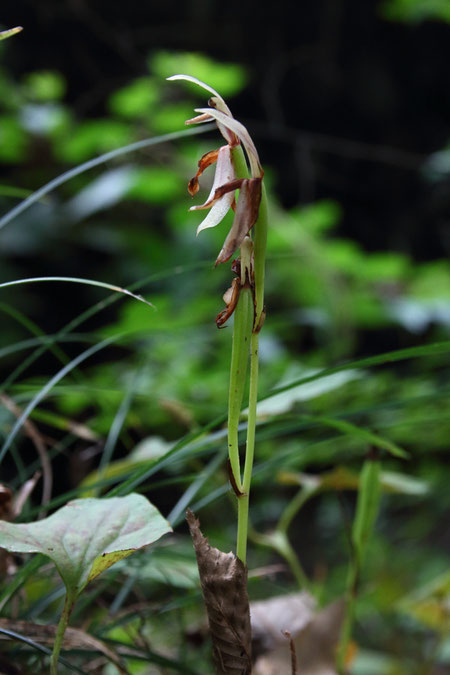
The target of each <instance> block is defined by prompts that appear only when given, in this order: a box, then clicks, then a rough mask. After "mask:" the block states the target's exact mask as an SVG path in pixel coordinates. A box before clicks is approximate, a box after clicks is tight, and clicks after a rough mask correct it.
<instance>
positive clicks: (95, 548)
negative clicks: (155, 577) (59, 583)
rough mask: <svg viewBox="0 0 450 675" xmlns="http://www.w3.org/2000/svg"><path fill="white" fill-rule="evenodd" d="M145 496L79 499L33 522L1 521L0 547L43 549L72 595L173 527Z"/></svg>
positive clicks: (9, 548)
mask: <svg viewBox="0 0 450 675" xmlns="http://www.w3.org/2000/svg"><path fill="white" fill-rule="evenodd" d="M171 529H172V528H171V527H170V525H169V523H168V522H167V521H166V520H165V519H164V518H163V517H162V516H161V514H160V513H159V511H158V510H157V509H156V507H154V506H153V505H152V504H150V502H148V500H147V499H145V497H143V496H141V495H137V494H130V495H127V496H126V497H113V498H110V499H76V500H74V501H72V502H69V503H68V504H66V505H65V506H63V507H62V508H61V509H59V510H58V511H56V512H55V513H54V514H53V515H51V516H49V517H48V518H45V519H43V520H38V521H36V522H34V523H7V522H5V521H0V546H1V547H2V548H5V549H7V550H8V551H11V552H14V553H43V554H44V555H46V556H48V557H49V558H51V559H52V560H53V562H54V563H55V565H56V567H57V568H58V571H59V573H60V575H61V577H62V579H63V581H64V583H65V585H66V587H67V590H68V591H69V592H70V593H71V594H72V595H77V594H78V593H80V592H81V591H82V590H83V588H84V587H85V586H86V585H87V584H88V582H89V581H91V580H92V579H94V578H95V577H97V576H98V575H99V574H101V573H102V572H104V571H105V570H106V569H108V567H111V565H113V564H114V563H115V562H117V561H118V560H121V559H122V558H125V557H126V556H128V555H130V554H131V553H133V552H134V551H136V550H137V549H139V548H142V547H143V546H147V545H148V544H152V543H153V542H155V541H156V540H157V539H159V538H160V537H162V536H163V535H164V534H167V533H168V532H170V531H171Z"/></svg>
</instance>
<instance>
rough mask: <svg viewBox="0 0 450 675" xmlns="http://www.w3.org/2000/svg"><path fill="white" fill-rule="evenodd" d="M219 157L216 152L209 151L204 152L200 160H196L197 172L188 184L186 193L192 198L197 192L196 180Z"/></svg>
mask: <svg viewBox="0 0 450 675" xmlns="http://www.w3.org/2000/svg"><path fill="white" fill-rule="evenodd" d="M218 155H219V151H218V150H210V151H209V152H206V153H205V154H204V155H203V156H202V157H200V159H199V160H198V171H197V173H196V174H195V176H194V177H193V178H191V180H190V181H189V183H188V192H189V194H190V195H191V197H193V196H194V195H196V194H197V192H198V190H199V184H198V179H199V176H201V175H202V173H203V172H204V170H205V169H207V168H208V166H211V164H214V162H216V161H217V157H218Z"/></svg>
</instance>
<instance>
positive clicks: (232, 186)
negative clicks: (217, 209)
mask: <svg viewBox="0 0 450 675" xmlns="http://www.w3.org/2000/svg"><path fill="white" fill-rule="evenodd" d="M244 180H247V179H246V178H235V179H234V180H231V181H230V182H229V183H225V184H224V185H220V186H219V187H218V188H216V189H215V191H214V196H213V197H212V198H211V199H208V201H207V202H205V203H204V204H201V205H200V206H192V207H191V210H196V211H200V210H201V209H209V208H210V207H211V206H212V205H213V204H215V203H216V201H217V200H218V199H220V198H221V197H223V196H224V195H226V194H227V193H228V192H233V190H239V189H240V188H241V186H242V183H243V182H244Z"/></svg>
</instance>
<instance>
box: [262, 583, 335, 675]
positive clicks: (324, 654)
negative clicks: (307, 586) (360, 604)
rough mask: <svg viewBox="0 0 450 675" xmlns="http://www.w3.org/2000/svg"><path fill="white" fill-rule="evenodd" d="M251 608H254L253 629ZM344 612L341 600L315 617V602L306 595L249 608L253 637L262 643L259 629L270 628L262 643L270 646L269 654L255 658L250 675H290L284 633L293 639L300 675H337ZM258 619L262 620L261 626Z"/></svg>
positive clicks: (283, 598) (287, 597) (290, 653)
mask: <svg viewBox="0 0 450 675" xmlns="http://www.w3.org/2000/svg"><path fill="white" fill-rule="evenodd" d="M265 603H267V605H266V609H265V608H264V605H265ZM254 606H256V613H255V617H256V622H255V625H254V624H253V616H254ZM344 610H345V603H344V600H342V599H340V600H337V601H336V602H334V603H333V604H331V605H328V607H325V608H324V609H322V610H320V611H319V612H317V613H314V600H313V598H312V597H311V596H309V594H307V593H296V594H293V595H288V596H281V597H279V598H272V599H271V600H267V601H264V602H259V603H254V604H252V605H251V615H252V627H253V631H254V637H258V638H259V640H261V639H262V636H261V632H260V631H261V629H263V628H264V626H266V627H268V625H269V624H270V628H269V629H268V633H267V634H266V636H265V640H266V643H269V644H270V643H272V645H273V646H272V648H271V649H270V651H268V652H266V653H265V654H264V655H263V656H260V657H259V658H258V660H257V661H256V663H255V666H254V669H253V675H284V674H286V675H288V674H290V673H292V664H291V656H292V651H291V649H290V646H289V641H288V640H287V639H286V635H285V633H286V632H288V633H290V635H291V637H292V639H293V644H294V648H295V654H296V657H297V672H298V673H299V675H337V671H336V667H335V659H336V648H337V644H338V641H339V636H340V632H341V626H342V620H343V618H344ZM261 617H264V621H263V622H261ZM277 633H278V635H277Z"/></svg>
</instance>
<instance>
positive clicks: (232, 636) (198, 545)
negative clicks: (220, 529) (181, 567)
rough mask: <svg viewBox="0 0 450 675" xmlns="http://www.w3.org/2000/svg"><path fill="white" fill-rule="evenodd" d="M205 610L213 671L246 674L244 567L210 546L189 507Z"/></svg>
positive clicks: (248, 633)
mask: <svg viewBox="0 0 450 675" xmlns="http://www.w3.org/2000/svg"><path fill="white" fill-rule="evenodd" d="M186 518H187V522H188V525H189V530H190V532H191V536H192V540H193V543H194V549H195V555H196V557H197V565H198V571H199V574H200V583H201V586H202V592H203V598H204V601H205V606H206V611H207V614H208V622H209V628H210V632H211V638H212V643H213V655H214V661H215V665H216V675H250V673H251V670H252V663H251V627H250V609H249V602H248V594H247V567H246V566H245V565H244V564H243V563H242V561H241V560H239V558H237V557H236V556H235V555H234V554H233V553H223V552H222V551H219V550H218V549H217V548H213V547H212V546H210V544H209V543H208V540H207V539H205V537H204V536H203V534H202V533H201V531H200V523H199V521H198V520H197V518H196V517H195V516H194V514H193V513H192V511H190V510H189V509H188V511H187V513H186Z"/></svg>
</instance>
